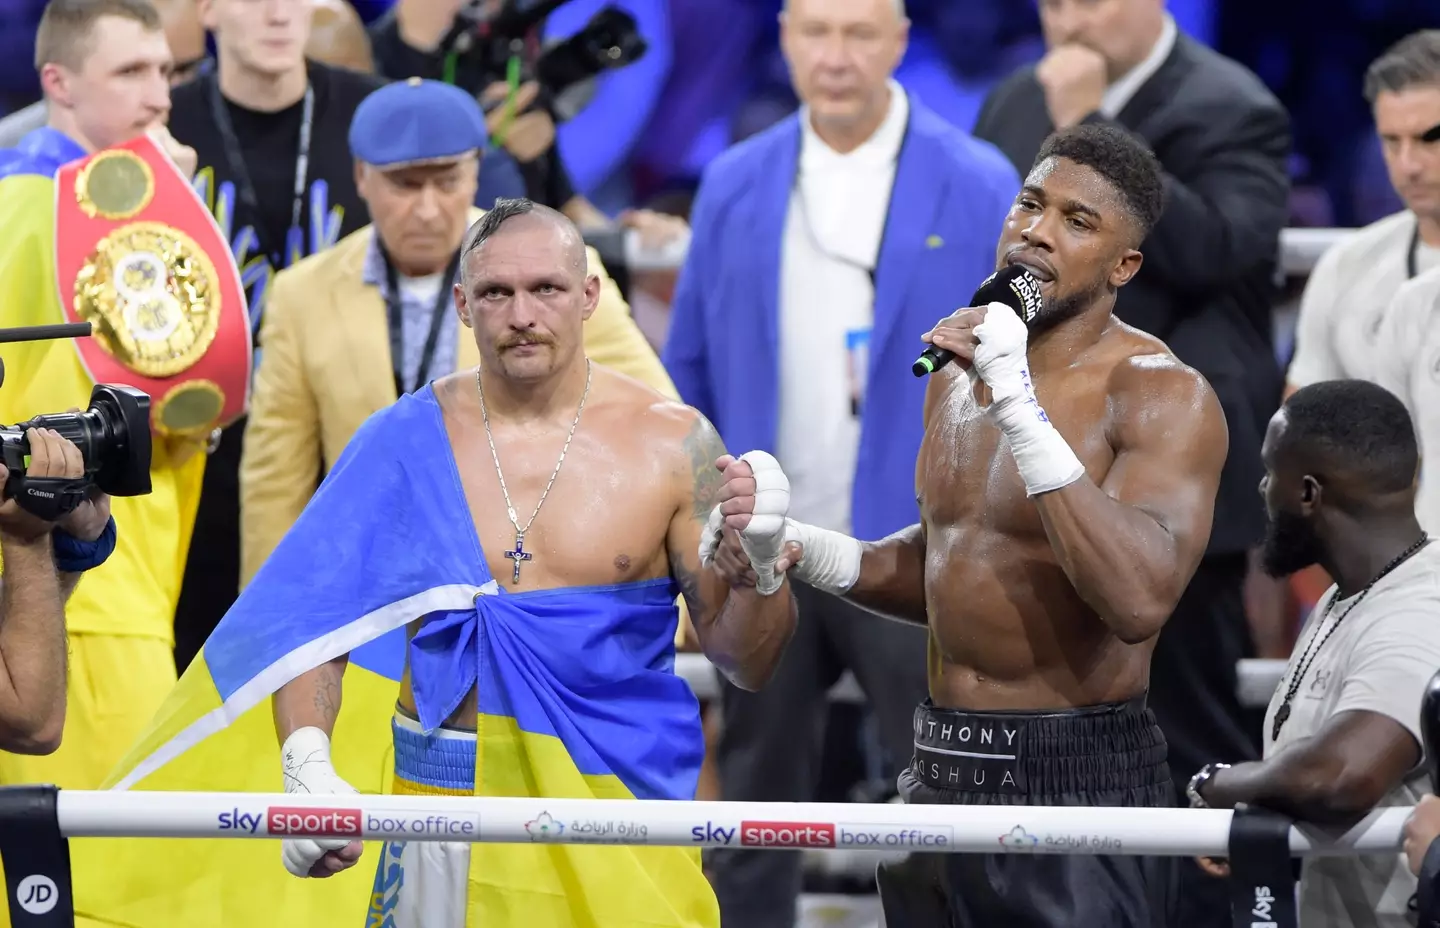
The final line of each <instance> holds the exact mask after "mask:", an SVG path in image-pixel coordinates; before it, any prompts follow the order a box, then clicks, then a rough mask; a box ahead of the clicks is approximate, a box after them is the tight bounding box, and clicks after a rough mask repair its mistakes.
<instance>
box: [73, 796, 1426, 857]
mask: <svg viewBox="0 0 1440 928" xmlns="http://www.w3.org/2000/svg"><path fill="white" fill-rule="evenodd" d="M57 812H58V818H59V824H60V831H61V833H62V834H63V835H65V836H66V837H68V838H76V837H154V838H276V837H354V838H362V839H365V840H390V839H395V840H407V841H462V842H464V841H468V842H477V841H478V842H494V843H510V844H514V843H522V844H523V843H531V842H536V841H543V842H550V843H556V844H623V845H642V844H648V845H666V846H679V847H757V848H818V849H822V850H828V849H837V848H845V849H855V848H861V849H866V850H881V851H884V850H890V851H917V850H923V851H939V852H949V853H1049V854H1126V855H1157V856H1185V857H1188V856H1217V857H1223V856H1225V855H1226V854H1227V853H1228V851H1229V835H1230V819H1231V816H1232V813H1230V812H1228V811H1224V810H1210V809H1116V808H1072V807H1057V806H948V805H913V806H912V805H900V804H897V803H782V802H668V801H663V800H614V799H501V798H489V797H473V798H472V797H455V798H451V797H430V796H426V797H414V796H370V795H362V796H295V795H285V794H280V793H277V794H265V793H183V792H121V791H114V790H107V791H84V790H60V791H59V794H58V808H57ZM1409 815H1410V809H1409V808H1407V807H1401V806H1396V807H1391V808H1386V809H1378V810H1376V811H1374V812H1372V813H1371V814H1370V815H1368V816H1366V818H1365V819H1364V820H1363V821H1361V822H1360V823H1359V824H1358V825H1356V826H1355V827H1354V828H1352V829H1350V830H1349V831H1347V832H1344V833H1340V832H1338V831H1335V830H1326V829H1321V828H1317V827H1313V826H1309V825H1302V826H1294V827H1292V828H1291V829H1290V850H1291V852H1292V853H1293V854H1295V855H1297V856H1317V855H1319V856H1340V855H1347V854H1371V853H1373V854H1389V853H1395V852H1397V851H1399V850H1400V845H1401V829H1402V827H1403V826H1404V824H1405V819H1406V818H1407V817H1408V816H1409Z"/></svg>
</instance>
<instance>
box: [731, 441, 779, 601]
mask: <svg viewBox="0 0 1440 928" xmlns="http://www.w3.org/2000/svg"><path fill="white" fill-rule="evenodd" d="M740 460H742V461H744V462H745V463H746V464H749V465H750V470H751V471H752V472H753V473H754V475H755V512H754V513H753V514H752V515H751V516H750V524H749V525H747V526H745V528H744V529H742V530H741V531H740V547H742V548H744V549H745V555H746V556H747V557H748V558H750V566H751V567H753V568H754V569H755V577H756V582H755V590H756V592H758V593H759V594H760V595H761V596H770V595H772V594H773V593H775V591H776V590H778V589H780V585H781V584H782V583H784V582H785V577H784V576H783V575H782V574H778V573H776V572H775V562H776V561H778V560H780V553H781V551H782V550H783V549H784V547H785V527H786V521H787V520H786V518H785V514H786V513H787V512H789V511H790V479H789V478H788V477H786V476H785V471H783V470H781V469H780V462H779V461H777V460H775V458H774V456H773V455H770V454H768V453H766V452H764V451H747V452H745V453H744V454H742V455H740Z"/></svg>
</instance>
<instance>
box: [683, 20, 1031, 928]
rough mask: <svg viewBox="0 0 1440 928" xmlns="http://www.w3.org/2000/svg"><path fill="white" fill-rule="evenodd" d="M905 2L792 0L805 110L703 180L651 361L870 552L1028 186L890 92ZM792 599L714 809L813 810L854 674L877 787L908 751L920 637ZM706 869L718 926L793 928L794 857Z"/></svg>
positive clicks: (731, 721)
mask: <svg viewBox="0 0 1440 928" xmlns="http://www.w3.org/2000/svg"><path fill="white" fill-rule="evenodd" d="M901 6H902V4H901V3H899V2H898V0H790V2H789V4H788V6H787V8H786V11H785V14H784V16H783V18H782V20H781V43H782V47H783V49H784V52H785V55H786V59H787V61H788V62H789V65H790V70H791V74H792V77H793V81H794V84H795V89H796V93H797V95H798V96H799V98H800V99H801V100H802V101H803V103H804V107H803V108H802V109H801V111H800V112H799V113H798V114H797V115H796V116H795V117H792V118H790V119H786V120H783V121H782V122H780V123H779V124H777V125H776V126H774V127H772V128H771V129H769V130H767V131H765V132H763V133H761V134H759V135H757V136H754V137H753V138H750V139H747V140H746V141H745V142H743V143H741V144H740V145H737V146H735V147H734V148H732V149H730V150H729V151H727V152H726V153H724V154H723V155H721V156H720V157H719V158H717V159H716V160H715V161H714V162H713V163H712V164H711V165H710V166H709V168H708V169H707V170H706V173H705V177H704V179H703V181H702V183H701V186H700V191H699V193H698V195H697V197H696V201H695V206H694V209H693V210H692V213H691V225H692V228H693V230H694V231H693V238H692V241H691V245H690V250H689V252H688V255H687V258H686V264H685V268H684V269H683V271H682V272H681V275H680V279H679V282H678V285H677V288H676V294H675V299H674V303H673V312H672V316H671V323H670V330H669V333H668V336H667V343H666V347H665V351H664V361H665V367H666V369H667V370H668V371H669V372H670V376H671V377H672V378H673V379H674V381H675V386H676V387H677V389H679V391H680V395H681V397H682V398H683V399H684V400H685V401H686V402H687V403H689V404H690V405H693V406H695V407H696V408H698V409H700V410H701V411H702V412H703V413H704V414H705V415H706V417H707V418H709V419H710V421H711V422H713V423H714V424H715V426H716V428H718V429H719V431H720V434H721V435H722V436H723V437H724V439H725V443H726V445H727V446H728V447H731V448H756V449H761V450H765V451H769V452H771V453H773V454H774V455H775V456H776V457H777V458H778V459H779V460H780V462H781V464H782V465H783V466H784V468H785V471H786V473H787V474H788V475H789V478H790V491H791V500H790V508H791V512H792V514H793V515H794V516H795V518H797V519H804V520H807V521H810V522H811V523H812V524H816V525H820V526H823V527H825V528H828V529H832V530H835V531H840V532H845V533H847V534H853V535H856V536H859V537H864V538H881V537H884V536H886V535H889V534H891V533H892V532H896V531H900V530H901V529H903V528H905V527H906V526H908V525H912V524H914V523H915V522H916V521H918V518H919V508H918V506H917V504H916V502H915V493H914V487H915V460H916V457H917V454H918V452H919V449H920V441H921V438H922V431H923V417H922V411H923V404H924V391H925V381H923V380H921V379H918V378H916V377H915V376H913V375H912V374H911V371H910V368H911V365H912V364H913V362H914V360H915V358H916V357H917V356H918V355H920V353H921V352H922V351H923V350H924V349H925V347H926V346H925V345H924V343H922V342H921V341H920V336H921V335H923V334H924V333H925V332H927V331H929V328H930V327H931V326H932V325H933V324H934V320H935V319H936V318H943V317H945V316H947V315H949V314H950V313H951V312H953V311H954V309H955V307H956V306H963V305H966V303H967V302H968V300H969V298H970V295H971V294H972V293H973V292H974V291H975V288H976V287H977V286H979V284H980V283H981V282H982V281H983V280H984V279H985V278H986V277H988V276H989V275H990V274H991V273H993V272H994V270H995V242H996V240H997V239H998V238H999V235H1000V229H1001V226H1002V224H1003V222H1004V218H1005V214H1006V213H1007V212H1008V210H1009V208H1010V204H1011V203H1012V202H1013V200H1014V198H1015V195H1016V193H1017V191H1018V190H1019V187H1020V181H1019V177H1018V175H1017V174H1016V172H1015V171H1014V169H1013V168H1012V167H1011V166H1010V165H1009V164H1008V163H1006V161H1005V159H1004V157H1003V156H1002V155H1001V154H1000V153H999V152H998V151H996V150H995V149H994V148H992V147H991V146H989V145H986V144H984V143H981V142H977V141H976V140H974V139H973V138H971V137H969V136H967V135H966V134H964V133H963V132H961V131H960V130H958V129H956V128H955V127H953V126H950V125H948V124H946V123H945V122H944V121H943V120H941V119H940V117H938V116H937V115H936V114H935V113H933V112H931V111H930V110H928V109H927V108H925V107H924V106H923V105H922V104H921V103H920V102H919V101H918V100H915V99H913V98H909V97H907V95H906V93H905V91H904V89H902V88H901V87H900V86H899V85H898V84H897V83H895V82H894V81H893V80H892V79H891V74H892V73H893V71H894V69H895V67H896V66H897V65H898V64H899V63H900V59H901V58H902V57H903V56H904V53H905V45H906V39H907V32H908V27H909V23H908V21H907V20H906V19H905V17H904V14H903V11H902V10H901ZM927 314H929V315H928V316H927ZM795 596H796V599H797V600H798V604H799V609H800V616H801V618H800V622H799V626H798V628H797V632H796V635H795V639H794V640H793V641H791V643H790V645H789V647H788V649H787V650H786V653H785V656H784V658H783V659H782V661H781V664H780V667H779V668H778V670H777V671H776V675H775V677H774V679H773V680H772V681H771V682H770V684H769V685H767V686H766V687H765V689H763V690H762V691H760V692H758V693H745V692H741V691H740V690H738V689H736V688H735V687H731V686H724V687H723V688H722V700H721V702H722V709H723V716H724V723H723V724H724V731H723V734H722V735H721V739H720V744H719V750H718V752H717V761H718V765H719V771H720V780H721V787H722V796H723V798H724V799H726V800H741V801H803V800H807V799H812V798H814V790H815V788H816V785H817V782H818V781H819V780H820V778H821V769H820V766H821V763H822V760H823V758H822V747H823V744H824V738H823V737H822V735H823V733H824V730H825V716H826V691H827V690H828V689H829V688H830V686H831V685H832V684H833V683H834V682H835V681H836V680H837V679H838V678H839V677H840V675H841V674H842V673H843V672H844V671H845V670H846V669H849V670H851V671H852V672H853V673H854V674H855V677H856V678H857V680H858V681H859V683H860V685H861V688H862V689H863V690H864V691H865V694H866V697H867V699H868V701H869V704H870V707H871V710H872V712H873V714H874V718H875V721H876V723H877V724H876V731H877V734H878V736H879V739H878V740H879V741H880V745H881V748H882V753H883V755H884V757H883V759H882V760H880V761H879V762H878V763H877V767H878V770H877V773H878V774H879V775H882V776H883V777H884V779H885V780H886V781H887V782H893V781H894V777H895V776H896V775H897V774H899V772H900V770H901V769H902V768H903V767H904V766H905V764H906V763H907V762H908V760H909V758H910V755H911V753H912V749H913V738H914V736H913V730H912V719H913V712H914V708H915V705H916V704H917V703H919V702H920V701H921V700H923V699H924V698H925V694H926V680H925V647H926V636H925V632H924V630H923V629H921V628H919V627H918V626H908V627H907V626H903V625H900V624H899V623H889V622H877V621H876V620H875V619H874V617H873V616H867V615H865V614H863V613H861V612H860V611H859V609H858V607H855V606H852V605H848V604H846V603H844V602H842V601H840V600H839V599H838V598H837V597H834V596H830V595H829V594H826V593H822V592H820V591H818V590H816V589H815V588H813V587H809V586H806V585H804V584H796V586H795ZM736 843H737V844H746V843H749V842H747V841H745V840H744V838H743V836H742V837H741V838H739V839H737V842H736ZM792 846H795V845H792ZM709 870H710V874H711V878H712V883H713V884H714V886H715V889H716V894H717V895H718V897H719V899H720V906H721V911H722V914H723V916H724V920H725V922H726V923H727V924H729V923H734V924H737V925H746V926H749V928H771V926H775V928H786V926H790V925H793V924H794V921H795V901H796V897H797V895H798V893H799V890H800V888H801V871H800V857H799V855H798V854H793V853H781V854H777V853H775V852H773V851H759V850H728V849H727V850H721V851H716V852H715V854H714V857H713V860H712V861H711V864H710V866H709Z"/></svg>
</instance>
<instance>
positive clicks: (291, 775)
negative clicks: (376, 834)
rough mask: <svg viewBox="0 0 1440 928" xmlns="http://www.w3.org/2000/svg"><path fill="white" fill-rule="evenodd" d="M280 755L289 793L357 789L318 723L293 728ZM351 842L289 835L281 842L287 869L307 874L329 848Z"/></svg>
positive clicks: (340, 846) (334, 792) (299, 874)
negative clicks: (342, 771) (332, 758)
mask: <svg viewBox="0 0 1440 928" xmlns="http://www.w3.org/2000/svg"><path fill="white" fill-rule="evenodd" d="M280 759H281V762H282V763H283V764H284V768H285V792H286V793H312V794H314V793H319V794H326V793H330V794H354V793H356V792H357V790H356V789H355V787H353V786H351V785H350V784H349V783H347V782H345V780H344V779H342V778H341V776H340V774H339V773H337V772H336V771H335V766H334V764H332V763H331V762H330V736H329V735H327V734H325V732H323V731H321V730H320V729H318V728H315V727H314V726H306V727H305V728H297V729H296V730H295V731H293V732H291V733H290V737H288V738H286V739H285V744H284V745H283V746H281V748H280ZM349 843H350V841H349V839H347V838H298V839H286V840H283V841H281V842H280V859H281V861H282V862H283V863H284V864H285V869H286V870H289V871H290V872H291V873H292V874H294V875H295V876H298V877H304V876H307V875H308V874H309V871H310V868H311V867H312V866H313V865H314V864H315V862H316V861H318V860H319V859H320V858H321V857H323V856H325V852H326V851H338V850H340V849H341V848H343V847H344V846H345V845H347V844H349Z"/></svg>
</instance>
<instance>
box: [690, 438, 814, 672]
mask: <svg viewBox="0 0 1440 928" xmlns="http://www.w3.org/2000/svg"><path fill="white" fill-rule="evenodd" d="M691 415H693V418H694V421H693V424H692V425H691V426H690V430H689V433H688V434H687V435H686V436H685V440H684V442H683V449H684V457H683V462H684V463H683V465H682V468H681V470H680V472H679V473H678V474H677V481H678V495H679V498H680V504H679V506H678V507H677V510H676V513H675V517H674V518H673V519H672V520H671V523H670V532H669V535H668V537H667V539H666V545H667V549H668V551H669V555H670V572H671V574H672V575H673V576H674V577H675V581H676V582H677V583H678V584H679V585H680V591H681V593H682V594H683V595H684V597H685V605H686V608H688V609H689V610H690V621H691V623H692V624H693V625H694V627H695V635H696V637H697V638H698V639H699V641H700V649H701V650H702V651H703V652H704V653H705V656H706V657H708V658H709V659H710V662H711V663H713V664H714V665H715V666H716V667H718V668H720V671H721V673H723V674H725V676H726V678H727V679H729V680H730V682H732V683H734V684H735V685H736V686H738V687H740V688H741V689H745V690H758V689H759V688H760V687H762V686H764V685H765V683H766V682H767V681H769V679H770V677H771V675H772V674H774V672H775V667H776V665H777V664H778V663H779V662H780V655H781V654H782V653H783V652H784V650H785V645H786V644H788V643H789V641H790V636H791V635H792V634H794V631H795V601H794V598H793V597H792V596H791V595H790V585H789V583H787V582H784V581H783V578H782V582H781V583H780V585H779V589H777V590H775V591H774V592H772V593H770V594H769V595H765V594H762V593H761V592H760V591H759V589H758V588H756V587H744V586H732V585H731V584H729V583H728V582H726V579H725V577H723V576H722V575H721V574H720V573H719V572H718V571H716V570H714V569H712V568H710V567H706V566H702V565H701V563H700V548H701V538H702V536H703V535H704V534H705V532H706V525H707V522H708V521H709V519H710V514H711V512H712V511H714V510H715V508H716V507H717V506H719V505H720V503H721V497H722V489H723V488H724V487H725V485H726V479H725V478H726V475H725V473H723V472H722V471H721V469H720V468H718V467H717V466H716V462H717V461H721V460H724V459H726V458H727V457H728V456H727V455H726V452H725V445H724V444H723V443H722V442H721V441H720V436H719V435H718V434H717V433H716V432H715V427H714V426H713V425H711V424H710V422H709V421H708V420H707V419H706V418H705V417H704V416H702V415H700V414H699V413H697V412H693V411H691ZM738 466H739V467H741V468H745V467H748V465H743V464H742V465H738ZM752 492H753V487H752ZM752 512H753V498H752ZM782 515H783V513H782Z"/></svg>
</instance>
